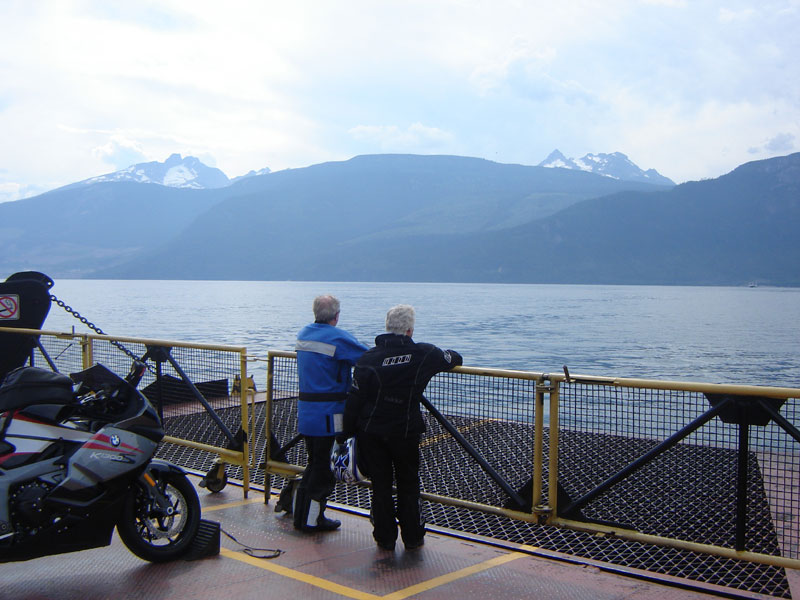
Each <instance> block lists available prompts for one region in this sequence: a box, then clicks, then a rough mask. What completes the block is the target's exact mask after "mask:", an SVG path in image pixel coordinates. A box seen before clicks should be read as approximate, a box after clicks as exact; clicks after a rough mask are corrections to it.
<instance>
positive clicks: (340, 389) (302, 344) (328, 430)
mask: <svg viewBox="0 0 800 600" xmlns="http://www.w3.org/2000/svg"><path fill="white" fill-rule="evenodd" d="M295 350H297V377H298V379H299V382H300V397H299V399H298V402H297V431H298V432H299V433H300V434H302V435H313V436H327V435H335V434H337V433H339V432H341V431H342V414H343V413H344V402H345V399H346V398H347V390H348V389H350V370H351V367H352V366H353V365H355V364H356V361H358V359H359V358H361V355H362V354H364V352H365V351H366V350H367V347H366V346H365V345H364V344H362V343H361V342H359V341H358V340H357V339H356V338H355V337H353V335H351V334H350V333H348V332H347V331H345V330H344V329H339V328H338V327H335V326H333V325H328V324H327V323H312V324H310V325H306V326H305V327H303V329H301V330H300V333H298V334H297V344H296V346H295Z"/></svg>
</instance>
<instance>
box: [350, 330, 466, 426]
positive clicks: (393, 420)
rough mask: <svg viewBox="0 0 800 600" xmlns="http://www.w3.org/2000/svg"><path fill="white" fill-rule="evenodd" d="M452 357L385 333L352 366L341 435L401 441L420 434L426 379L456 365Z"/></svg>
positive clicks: (455, 357) (450, 352)
mask: <svg viewBox="0 0 800 600" xmlns="http://www.w3.org/2000/svg"><path fill="white" fill-rule="evenodd" d="M462 362H463V359H462V358H461V355H460V354H459V353H458V352H455V351H453V350H441V349H440V348H437V347H436V346H434V345H433V344H425V343H417V342H415V341H414V340H413V339H411V338H410V337H408V336H405V335H398V334H394V333H385V334H383V335H379V336H378V337H377V338H375V347H374V348H371V349H370V350H367V352H365V353H364V354H363V355H362V356H361V358H360V359H359V360H358V362H357V363H356V366H355V371H354V372H353V384H352V386H351V387H350V391H349V393H348V395H347V403H346V405H345V411H344V435H343V436H340V437H349V436H352V435H355V433H356V432H357V431H361V432H365V433H370V434H374V435H381V436H389V437H400V438H407V437H410V436H414V435H420V434H421V433H422V432H424V431H425V423H424V421H423V420H422V414H421V412H420V408H419V404H420V400H421V398H422V392H423V391H424V390H425V387H426V386H427V385H428V382H429V381H430V380H431V378H432V377H433V376H434V375H436V374H437V373H440V372H442V371H449V370H450V369H452V368H453V367H456V366H458V365H461V364H462Z"/></svg>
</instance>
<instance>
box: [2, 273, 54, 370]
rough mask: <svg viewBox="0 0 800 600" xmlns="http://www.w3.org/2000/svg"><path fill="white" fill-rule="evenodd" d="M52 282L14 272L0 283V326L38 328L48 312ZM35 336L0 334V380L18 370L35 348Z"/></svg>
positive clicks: (39, 276)
mask: <svg viewBox="0 0 800 600" xmlns="http://www.w3.org/2000/svg"><path fill="white" fill-rule="evenodd" d="M52 286H53V280H52V279H50V278H49V277H48V276H47V275H43V274H42V273H36V272H33V271H29V272H25V273H15V274H14V275H11V276H10V277H9V278H8V279H6V280H5V281H4V282H0V327H13V328H18V329H41V328H42V324H43V323H44V320H45V319H46V318H47V313H49V312H50V288H51V287H52ZM37 339H38V336H32V335H20V334H15V333H6V332H0V381H1V380H2V379H3V378H4V377H5V376H6V374H7V373H8V372H9V371H11V370H13V369H16V368H17V367H21V366H22V365H24V364H25V361H26V360H27V359H28V357H29V356H30V354H31V350H33V348H35V347H36V342H37Z"/></svg>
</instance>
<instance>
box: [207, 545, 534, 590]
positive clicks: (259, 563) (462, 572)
mask: <svg viewBox="0 0 800 600" xmlns="http://www.w3.org/2000/svg"><path fill="white" fill-rule="evenodd" d="M219 553H220V554H222V555H223V556H226V557H228V558H232V559H234V560H238V561H241V562H244V563H247V564H249V565H252V566H254V567H258V568H259V569H266V570H267V571H271V572H273V573H276V574H278V575H282V576H284V577H289V578H291V579H295V580H297V581H302V582H303V583H307V584H309V585H313V586H315V587H318V588H321V589H323V590H327V591H329V592H333V593H334V594H339V595H340V596H344V597H346V598H355V599H356V600H403V599H404V598H410V597H412V596H413V595H414V594H419V593H421V592H425V591H427V590H432V589H433V588H437V587H439V586H441V585H445V584H446V583H450V582H453V581H457V580H458V579H462V578H464V577H469V576H470V575H474V574H475V573H481V572H482V571H486V570H488V569H491V568H493V567H496V566H499V565H504V564H506V563H508V562H511V561H512V560H517V559H518V558H522V557H523V556H527V555H526V554H524V553H522V552H510V553H508V554H503V555H502V556H496V557H495V558H490V559H489V560H486V561H484V562H482V563H478V564H477V565H472V566H471V567H465V568H463V569H459V570H458V571H453V572H452V573H446V574H445V575H440V576H439V577H434V578H433V579H429V580H428V581H423V582H421V583H417V584H415V585H412V586H409V587H407V588H404V589H402V590H397V591H396V592H391V593H390V594H386V595H385V596H377V595H375V594H370V593H369V592H362V591H360V590H356V589H353V588H351V587H347V586H345V585H340V584H338V583H334V582H332V581H328V580H327V579H323V578H322V577H316V576H315V575H307V574H306V573H302V572H300V571H296V570H295V569H290V568H288V567H282V566H280V565H279V564H276V563H271V562H266V561H264V559H261V558H254V557H252V556H248V555H247V554H242V553H239V552H233V551H232V550H228V549H227V548H220V550H219Z"/></svg>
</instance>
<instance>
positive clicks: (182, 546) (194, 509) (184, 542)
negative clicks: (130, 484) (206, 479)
mask: <svg viewBox="0 0 800 600" xmlns="http://www.w3.org/2000/svg"><path fill="white" fill-rule="evenodd" d="M153 476H154V478H155V480H156V486H157V487H158V489H160V490H161V491H162V492H163V493H164V494H165V495H166V497H167V498H168V500H169V503H170V505H171V506H172V508H173V512H172V514H171V515H169V516H164V515H163V513H160V512H159V511H157V510H156V507H155V501H154V499H153V497H152V496H151V495H150V493H149V492H148V490H147V489H146V488H145V487H144V486H142V485H137V486H136V488H135V490H133V493H131V494H130V495H129V496H128V497H127V499H126V500H125V506H124V508H123V510H122V516H121V518H120V520H119V522H118V523H117V531H118V532H119V537H120V538H122V541H123V542H124V544H125V545H126V546H127V547H128V550H130V551H131V552H133V553H134V554H135V555H136V556H138V557H139V558H141V559H144V560H147V561H150V562H155V563H158V562H166V561H170V560H175V559H176V558H180V557H181V556H182V555H184V554H185V553H186V552H187V551H188V550H189V547H190V546H191V544H192V541H193V540H194V538H195V536H196V535H197V530H198V529H199V527H200V501H199V500H198V498H197V492H196V491H195V489H194V486H193V485H192V484H191V482H190V481H189V480H188V479H187V478H186V476H185V475H184V474H182V473H174V472H166V473H153Z"/></svg>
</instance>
